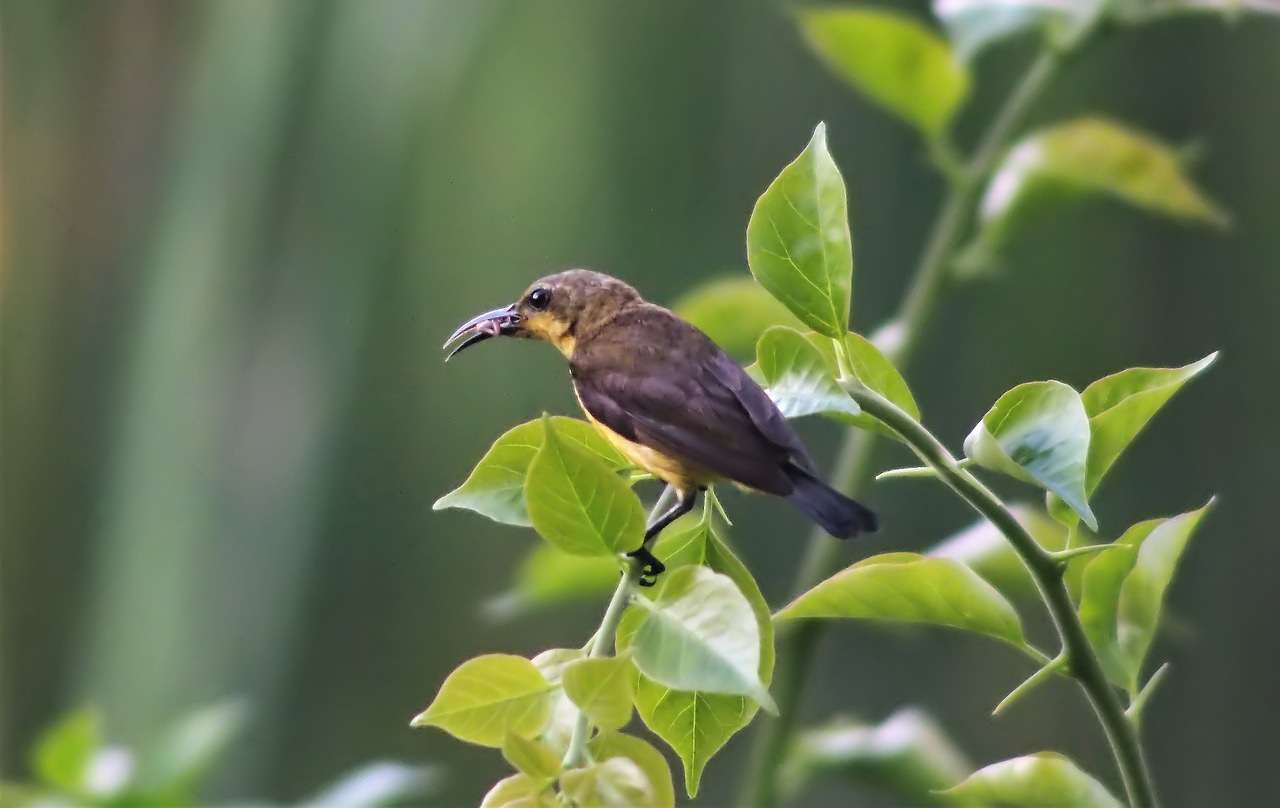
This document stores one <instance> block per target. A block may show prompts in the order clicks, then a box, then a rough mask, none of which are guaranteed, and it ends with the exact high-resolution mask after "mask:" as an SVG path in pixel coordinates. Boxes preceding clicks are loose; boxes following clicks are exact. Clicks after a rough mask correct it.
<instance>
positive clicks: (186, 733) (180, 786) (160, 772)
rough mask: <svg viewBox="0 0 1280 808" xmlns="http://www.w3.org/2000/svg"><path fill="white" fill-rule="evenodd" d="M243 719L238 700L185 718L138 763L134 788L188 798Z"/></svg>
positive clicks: (244, 707)
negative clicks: (186, 796)
mask: <svg viewBox="0 0 1280 808" xmlns="http://www.w3.org/2000/svg"><path fill="white" fill-rule="evenodd" d="M247 717H248V710H247V705H246V704H245V703H244V702H243V701H241V700H239V699H233V700H230V701H223V702H219V703H217V704H213V705H210V706H208V707H204V708H202V709H199V710H196V711H195V712H193V713H191V714H190V715H187V716H186V717H184V718H183V719H182V720H180V721H179V722H178V723H177V724H175V725H174V726H173V727H172V728H170V729H169V731H168V732H167V733H165V735H164V737H162V738H161V739H160V741H159V742H158V743H157V744H155V745H154V747H153V748H152V749H151V751H150V752H149V753H148V754H146V755H144V756H143V757H142V759H141V760H140V761H139V766H138V774H137V777H136V782H135V787H136V788H138V789H139V790H142V791H147V792H164V793H167V794H181V795H187V794H189V793H190V791H191V789H193V788H194V787H195V786H196V785H197V784H198V783H199V781H200V779H201V778H202V777H204V776H205V775H206V774H207V773H208V772H209V770H210V768H211V767H212V766H213V764H214V763H215V762H216V761H217V759H218V757H219V756H220V755H221V754H223V753H224V752H226V751H227V748H228V747H229V746H230V744H231V742H232V741H233V740H235V737H236V735H238V734H239V733H240V730H241V729H242V728H243V727H244V724H245V720H246V718H247ZM175 799H176V797H175Z"/></svg>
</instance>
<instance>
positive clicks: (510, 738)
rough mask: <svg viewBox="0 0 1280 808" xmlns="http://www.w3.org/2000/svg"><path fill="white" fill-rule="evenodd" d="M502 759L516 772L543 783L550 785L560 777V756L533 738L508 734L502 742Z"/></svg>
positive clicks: (512, 733)
mask: <svg viewBox="0 0 1280 808" xmlns="http://www.w3.org/2000/svg"><path fill="white" fill-rule="evenodd" d="M502 757H503V758H505V759H506V761H507V762H508V763H510V764H511V765H512V766H513V767H514V768H515V770H516V771H518V772H520V773H521V774H527V775H529V776H530V777H532V778H533V779H535V780H537V781H539V782H541V783H550V782H551V781H553V780H555V779H556V778H557V777H559V776H560V755H559V754H557V753H556V751H555V750H553V749H551V748H550V747H548V746H545V745H543V744H541V743H539V742H538V741H537V740H535V739H533V738H526V737H524V736H523V735H517V734H516V733H514V732H508V733H507V737H506V738H504V739H503V741H502Z"/></svg>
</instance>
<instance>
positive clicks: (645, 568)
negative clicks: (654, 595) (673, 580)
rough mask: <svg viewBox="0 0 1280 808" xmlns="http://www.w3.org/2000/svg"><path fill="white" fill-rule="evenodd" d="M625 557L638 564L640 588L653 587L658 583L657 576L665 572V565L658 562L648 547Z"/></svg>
mask: <svg viewBox="0 0 1280 808" xmlns="http://www.w3.org/2000/svg"><path fill="white" fill-rule="evenodd" d="M627 555H629V556H631V557H632V558H634V559H635V560H636V561H639V562H640V581H639V584H640V585H641V586H653V585H654V584H656V583H657V582H658V576H659V575H661V574H662V573H664V572H666V571H667V565H666V564H663V563H662V562H661V561H659V560H658V558H657V556H655V555H654V554H653V553H652V552H650V551H649V548H648V547H643V546H642V547H641V548H640V549H639V550H636V551H634V552H630V553H627Z"/></svg>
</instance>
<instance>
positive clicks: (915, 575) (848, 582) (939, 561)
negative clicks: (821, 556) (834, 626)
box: [774, 553, 1023, 647]
mask: <svg viewBox="0 0 1280 808" xmlns="http://www.w3.org/2000/svg"><path fill="white" fill-rule="evenodd" d="M806 617H844V618H853V619H867V620H882V621H887V622H902V623H928V624H931V625H937V626H950V627H952V628H959V629H964V630H966V631H974V632H977V633H979V634H986V635H988V636H991V637H995V638H996V639H1000V640H1005V641H1006V642H1009V643H1012V644H1013V645H1016V646H1019V647H1021V646H1022V644H1023V635H1022V623H1021V621H1020V620H1019V619H1018V613H1017V612H1016V611H1014V609H1013V607H1012V606H1010V605H1009V602H1008V601H1006V600H1005V599H1004V597H1003V596H1001V594H1000V593H999V592H997V591H996V590H995V589H994V588H993V587H992V586H991V585H990V584H988V583H987V582H986V581H984V580H982V579H981V578H979V577H978V575H977V574H976V573H975V572H974V571H973V570H971V569H969V568H968V567H966V566H965V565H963V564H961V563H959V562H957V561H951V560H949V559H945V558H925V557H924V556H919V555H916V554H914V553H889V554H886V555H879V556H873V557H871V558H868V559H866V560H865V561H860V562H858V563H857V564H854V565H853V566H852V567H849V568H848V569H846V570H844V571H842V572H838V573H836V574H835V575H834V576H832V577H830V578H828V579H827V580H825V581H823V582H822V583H820V584H818V585H817V586H815V587H814V588H813V589H810V590H809V591H808V592H806V593H804V594H803V595H801V596H800V597H798V598H796V599H795V600H794V601H792V602H791V603H790V604H789V605H787V606H786V607H785V608H784V609H782V611H780V612H778V613H777V614H776V615H775V616H774V620H796V619H800V618H806Z"/></svg>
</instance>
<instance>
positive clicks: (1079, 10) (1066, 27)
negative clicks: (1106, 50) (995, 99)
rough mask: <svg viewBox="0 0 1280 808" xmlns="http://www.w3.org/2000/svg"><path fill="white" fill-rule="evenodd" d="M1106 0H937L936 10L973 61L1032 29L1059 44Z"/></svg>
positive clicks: (1084, 23) (954, 40) (958, 43)
mask: <svg viewBox="0 0 1280 808" xmlns="http://www.w3.org/2000/svg"><path fill="white" fill-rule="evenodd" d="M1106 1H1107V0H934V3H933V8H934V11H935V13H937V15H938V17H939V19H941V20H942V22H943V24H945V25H946V27H947V31H948V32H949V33H950V34H951V41H952V42H953V43H954V44H955V47H956V50H958V51H959V52H960V54H961V55H963V56H964V57H965V58H966V59H972V58H973V57H974V56H976V55H977V54H978V52H979V51H981V50H982V49H983V48H985V47H987V46H988V45H990V44H992V43H995V42H998V41H1000V40H1001V39H1006V38H1008V37H1012V36H1017V35H1019V34H1024V33H1027V32H1029V31H1032V30H1040V31H1048V32H1050V34H1051V35H1052V36H1053V38H1054V39H1055V40H1056V41H1062V40H1064V39H1065V38H1067V37H1070V36H1071V35H1072V34H1073V33H1074V32H1075V31H1076V30H1078V29H1079V27H1080V26H1082V25H1086V24H1087V23H1088V22H1089V20H1091V19H1092V18H1093V15H1094V14H1097V13H1099V12H1100V11H1101V9H1102V8H1103V6H1104V5H1105V3H1106Z"/></svg>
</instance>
